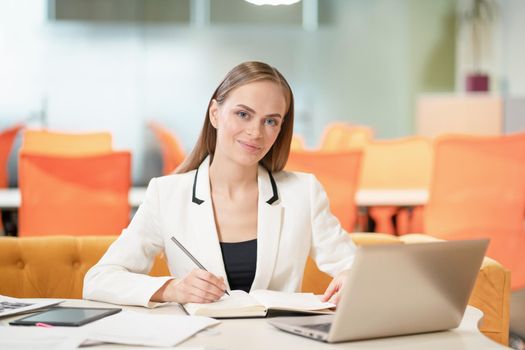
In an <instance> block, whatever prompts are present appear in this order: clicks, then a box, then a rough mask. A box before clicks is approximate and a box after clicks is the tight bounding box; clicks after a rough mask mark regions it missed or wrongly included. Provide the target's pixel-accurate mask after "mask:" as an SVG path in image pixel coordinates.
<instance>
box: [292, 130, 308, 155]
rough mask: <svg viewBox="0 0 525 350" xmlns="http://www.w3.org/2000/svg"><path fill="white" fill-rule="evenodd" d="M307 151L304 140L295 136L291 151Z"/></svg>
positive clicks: (297, 135)
mask: <svg viewBox="0 0 525 350" xmlns="http://www.w3.org/2000/svg"><path fill="white" fill-rule="evenodd" d="M305 149H306V146H305V142H304V138H303V137H302V136H301V135H299V134H293V136H292V143H291V144H290V151H304V150H305Z"/></svg>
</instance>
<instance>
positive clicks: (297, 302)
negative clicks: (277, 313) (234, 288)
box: [250, 289, 335, 311]
mask: <svg viewBox="0 0 525 350" xmlns="http://www.w3.org/2000/svg"><path fill="white" fill-rule="evenodd" d="M250 295H251V296H252V297H253V298H255V299H257V300H258V301H259V302H260V303H261V304H263V305H264V306H266V307H267V308H273V309H286V310H305V311H312V310H322V309H329V308H332V307H335V304H332V303H326V302H325V303H323V302H321V300H320V299H319V297H317V296H315V295H314V294H313V293H289V292H277V291H273V290H262V289H258V290H253V291H250Z"/></svg>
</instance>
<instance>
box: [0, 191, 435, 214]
mask: <svg viewBox="0 0 525 350" xmlns="http://www.w3.org/2000/svg"><path fill="white" fill-rule="evenodd" d="M145 194H146V188H145V187H133V188H131V190H130V191H129V197H128V198H129V204H130V205H131V207H133V208H136V207H138V206H139V205H140V204H141V203H142V201H143V200H144V196H145ZM355 199H356V203H357V205H358V206H360V207H369V206H381V205H389V206H390V205H392V206H416V205H424V204H425V203H426V202H427V200H428V191H427V190H425V189H404V190H388V189H384V190H369V189H362V190H358V191H357V193H356V198H355ZM18 207H20V191H19V190H18V188H9V189H0V209H17V208H18Z"/></svg>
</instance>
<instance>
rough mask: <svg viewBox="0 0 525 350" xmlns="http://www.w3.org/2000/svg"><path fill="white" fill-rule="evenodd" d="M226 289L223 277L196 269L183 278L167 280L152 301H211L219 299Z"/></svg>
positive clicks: (181, 302)
mask: <svg viewBox="0 0 525 350" xmlns="http://www.w3.org/2000/svg"><path fill="white" fill-rule="evenodd" d="M225 290H226V284H225V283H224V279H223V278H222V277H217V276H215V275H214V274H212V273H211V272H208V271H206V270H201V269H195V270H193V271H191V272H190V273H189V274H187V275H186V276H185V277H184V278H182V279H172V280H169V281H167V282H166V283H165V284H164V285H163V286H162V287H160V288H159V290H157V291H156V292H155V294H153V296H152V297H151V301H160V302H166V301H174V302H177V303H180V304H186V303H211V302H214V301H217V300H219V299H220V298H221V297H222V296H223V295H224V291H225Z"/></svg>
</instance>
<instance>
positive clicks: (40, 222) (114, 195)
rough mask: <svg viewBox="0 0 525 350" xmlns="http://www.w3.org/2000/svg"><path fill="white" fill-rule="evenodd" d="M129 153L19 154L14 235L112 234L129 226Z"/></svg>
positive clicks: (118, 232)
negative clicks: (17, 225) (18, 193)
mask: <svg viewBox="0 0 525 350" xmlns="http://www.w3.org/2000/svg"><path fill="white" fill-rule="evenodd" d="M130 167H131V154H130V153H129V152H111V153H104V154H100V155H87V156H78V155H77V156H74V157H72V156H54V155H39V154H33V153H25V152H21V153H20V160H19V186H20V192H21V199H22V201H21V206H20V212H19V236H43V235H117V234H120V232H121V230H122V229H123V228H125V227H126V226H127V224H128V222H129V214H130V207H129V203H128V192H129V188H130V186H131V168H130Z"/></svg>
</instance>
